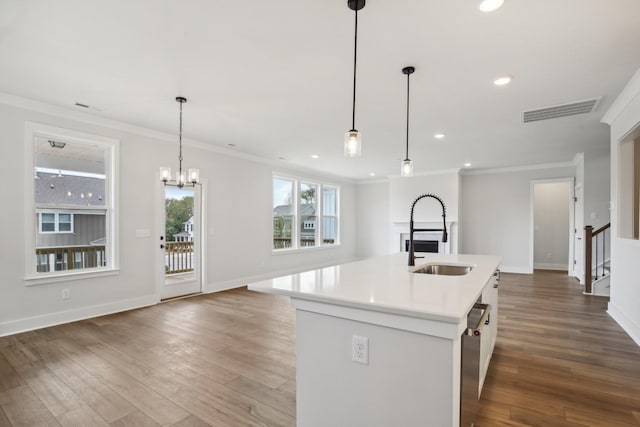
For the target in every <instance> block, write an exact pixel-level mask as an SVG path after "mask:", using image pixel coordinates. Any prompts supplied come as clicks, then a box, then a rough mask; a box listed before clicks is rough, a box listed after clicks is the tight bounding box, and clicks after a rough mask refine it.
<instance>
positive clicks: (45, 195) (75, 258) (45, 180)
mask: <svg viewBox="0 0 640 427" xmlns="http://www.w3.org/2000/svg"><path fill="white" fill-rule="evenodd" d="M34 178H35V179H34V182H35V184H34V189H35V202H36V205H37V208H36V222H37V224H38V228H37V233H36V253H37V255H38V260H37V262H38V265H37V270H38V271H51V270H53V269H54V267H53V266H55V270H67V269H71V268H87V267H95V266H97V265H100V264H102V263H103V262H104V244H105V243H104V242H105V235H106V234H105V233H106V220H105V213H104V209H103V207H104V197H103V195H104V189H105V180H104V179H101V178H95V177H87V176H80V175H75V174H68V173H64V174H63V173H47V172H36V175H35V177H34ZM91 206H95V208H96V209H95V210H94V209H91ZM87 247H92V248H87ZM89 254H90V255H89ZM96 254H97V255H96ZM70 257H71V259H70Z"/></svg>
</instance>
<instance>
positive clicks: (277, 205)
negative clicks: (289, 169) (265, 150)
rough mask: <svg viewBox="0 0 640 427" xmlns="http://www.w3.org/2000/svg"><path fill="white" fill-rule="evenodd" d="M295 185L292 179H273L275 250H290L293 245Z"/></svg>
mask: <svg viewBox="0 0 640 427" xmlns="http://www.w3.org/2000/svg"><path fill="white" fill-rule="evenodd" d="M294 183H295V182H294V181H293V180H291V179H285V178H274V179H273V249H288V248H291V247H292V245H293V229H294V228H293V227H294V215H295V206H294V204H293V200H294V197H293V195H294Z"/></svg>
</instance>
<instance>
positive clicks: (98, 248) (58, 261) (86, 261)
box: [36, 245, 107, 273]
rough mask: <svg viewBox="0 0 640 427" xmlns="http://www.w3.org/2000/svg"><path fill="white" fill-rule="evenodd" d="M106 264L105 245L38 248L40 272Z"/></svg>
mask: <svg viewBox="0 0 640 427" xmlns="http://www.w3.org/2000/svg"><path fill="white" fill-rule="evenodd" d="M106 265H107V260H106V258H105V247H104V245H86V246H57V247H46V248H36V271H37V272H38V273H49V272H51V271H66V270H80V269H84V268H96V267H105V266H106Z"/></svg>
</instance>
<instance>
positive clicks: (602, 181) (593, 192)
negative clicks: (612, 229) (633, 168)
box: [584, 146, 611, 229]
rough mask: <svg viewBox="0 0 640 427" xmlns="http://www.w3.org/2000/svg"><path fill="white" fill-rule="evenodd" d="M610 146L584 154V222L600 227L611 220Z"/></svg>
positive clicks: (595, 227)
mask: <svg viewBox="0 0 640 427" xmlns="http://www.w3.org/2000/svg"><path fill="white" fill-rule="evenodd" d="M610 176H611V156H610V152H609V147H608V146H607V147H605V150H603V151H601V152H595V153H594V152H592V153H585V155H584V188H585V193H584V223H585V224H586V225H591V226H593V228H594V229H597V228H600V227H602V226H603V225H605V224H607V223H609V222H610V221H611V216H610V214H609V200H610V194H611V193H610V187H611V178H610Z"/></svg>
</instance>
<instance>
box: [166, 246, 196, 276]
mask: <svg viewBox="0 0 640 427" xmlns="http://www.w3.org/2000/svg"><path fill="white" fill-rule="evenodd" d="M165 248H166V249H165V251H166V252H165V264H164V265H165V267H164V271H165V274H175V273H186V272H188V271H193V268H194V256H193V242H167V243H166V244H165Z"/></svg>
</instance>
